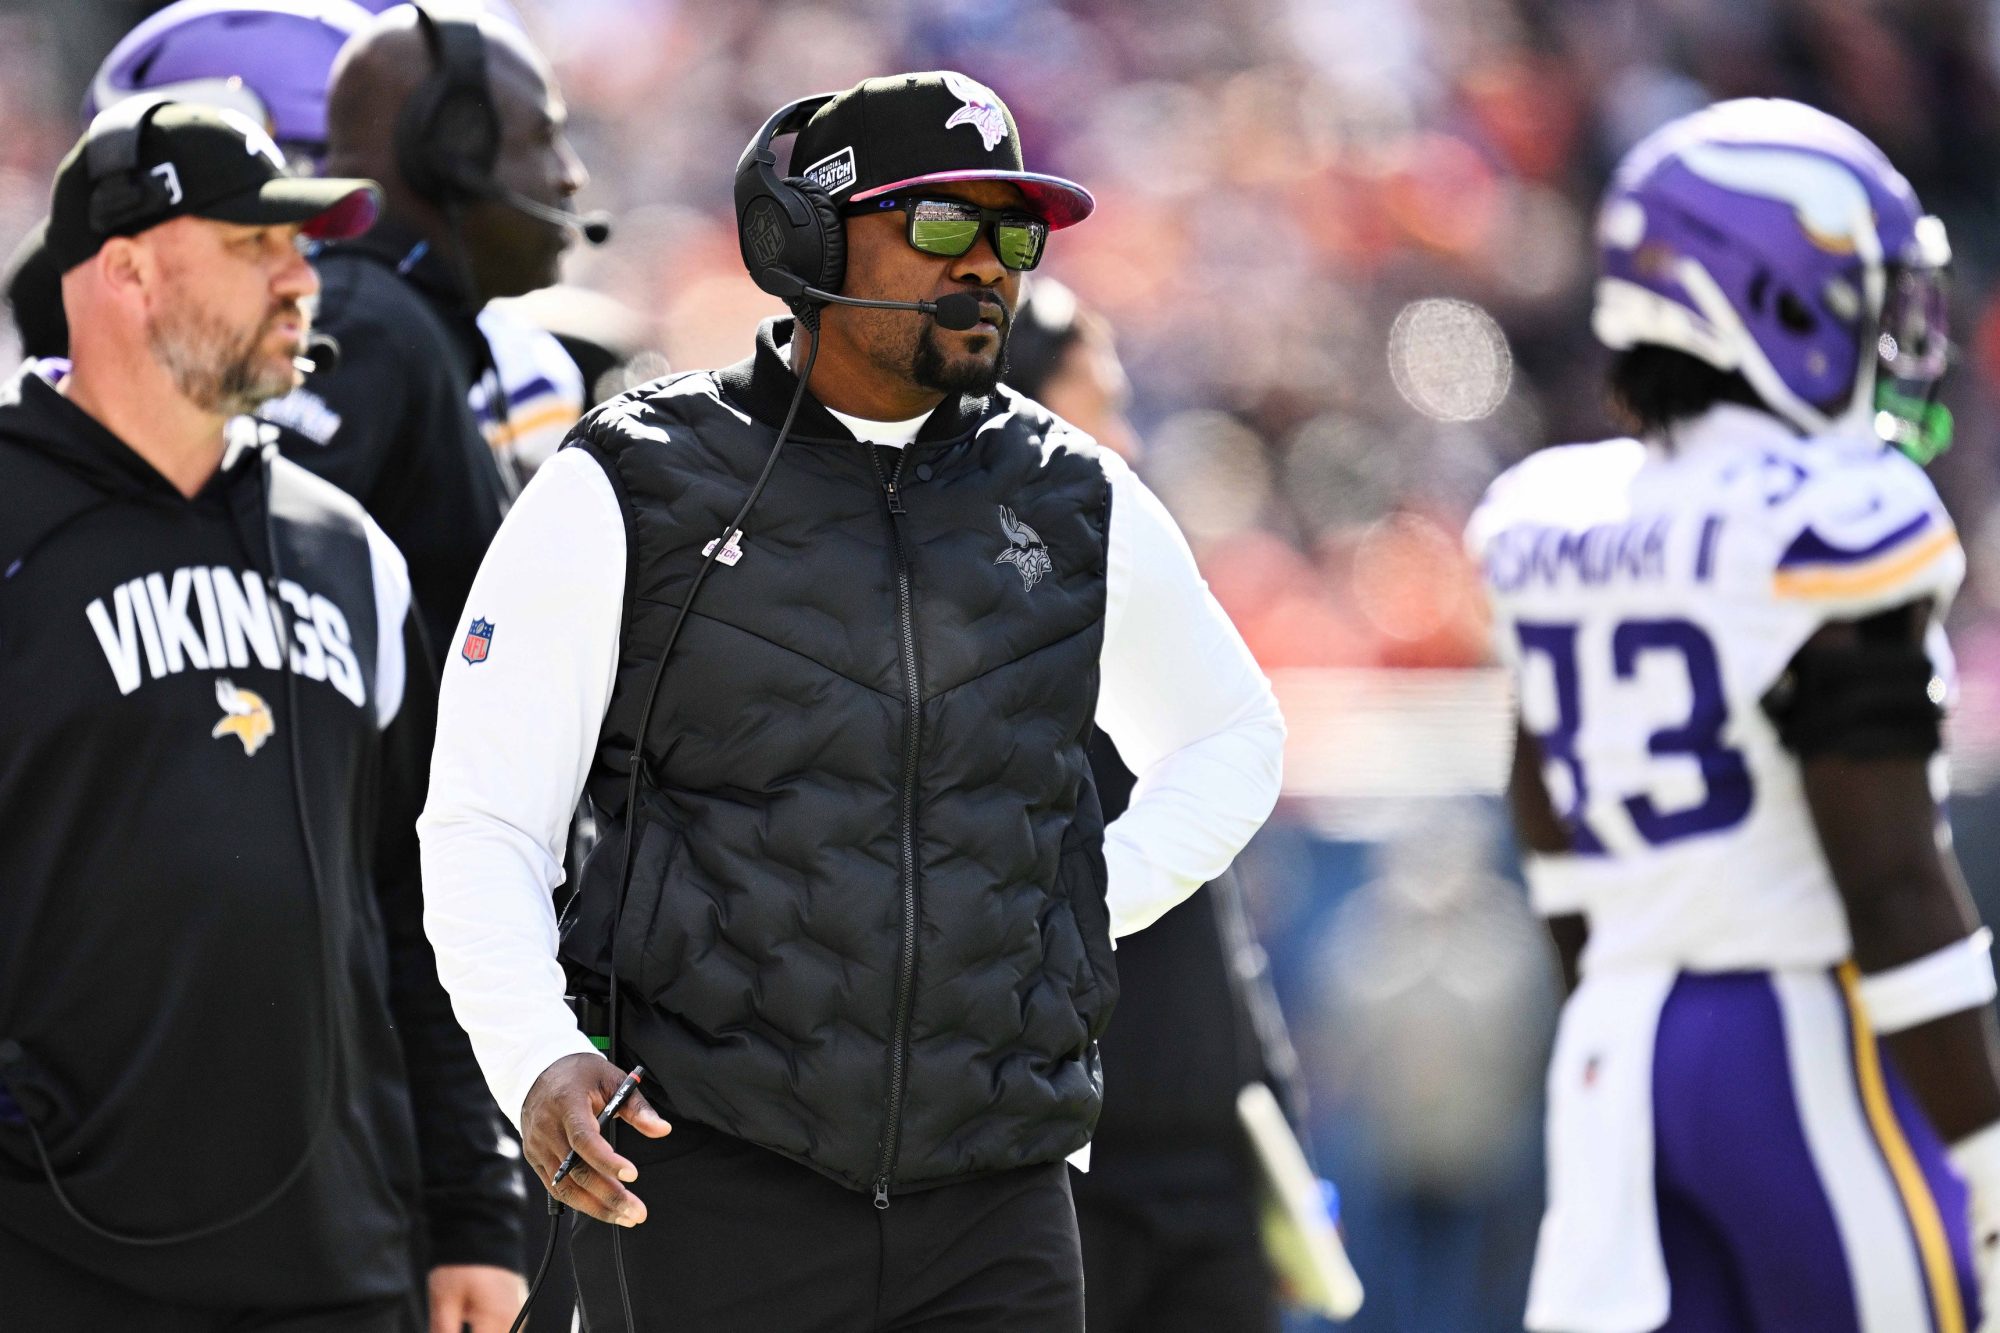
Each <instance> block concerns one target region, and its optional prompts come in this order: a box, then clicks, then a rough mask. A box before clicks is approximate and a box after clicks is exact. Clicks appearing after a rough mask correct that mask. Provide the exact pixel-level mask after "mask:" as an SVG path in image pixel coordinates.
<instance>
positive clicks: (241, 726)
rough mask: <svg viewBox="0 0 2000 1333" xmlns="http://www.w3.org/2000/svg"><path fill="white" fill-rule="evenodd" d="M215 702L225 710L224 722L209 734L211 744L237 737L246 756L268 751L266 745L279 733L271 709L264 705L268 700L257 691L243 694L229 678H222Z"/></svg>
mask: <svg viewBox="0 0 2000 1333" xmlns="http://www.w3.org/2000/svg"><path fill="white" fill-rule="evenodd" d="M215 702H216V703H217V704H218V705H219V706H220V707H221V709H222V721H220V722H218V723H216V724H215V729H214V730H213V731H211V732H209V733H208V735H209V738H210V739H211V740H218V741H219V740H221V739H222V738H223V737H224V736H234V737H235V738H236V739H237V740H239V741H242V742H243V753H245V754H255V753H257V751H259V750H261V749H263V748H264V742H265V741H268V740H270V739H271V734H272V733H273V732H275V731H276V730H277V729H278V726H277V723H275V722H273V721H272V720H271V705H269V704H267V703H265V702H264V696H263V695H261V694H258V693H257V692H256V691H254V690H239V689H237V688H236V685H235V683H234V682H232V681H231V680H229V679H228V678H227V677H222V676H218V677H217V678H216V681H215Z"/></svg>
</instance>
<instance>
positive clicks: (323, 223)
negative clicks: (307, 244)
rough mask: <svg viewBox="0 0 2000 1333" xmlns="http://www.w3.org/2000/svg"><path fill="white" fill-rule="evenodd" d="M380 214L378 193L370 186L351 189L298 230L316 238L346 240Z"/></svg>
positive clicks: (363, 230)
mask: <svg viewBox="0 0 2000 1333" xmlns="http://www.w3.org/2000/svg"><path fill="white" fill-rule="evenodd" d="M381 214H382V196H381V195H380V194H379V193H377V192H376V191H375V190H374V189H373V188H363V189H359V190H356V191H354V192H353V193H352V194H350V195H348V196H347V197H346V198H345V199H342V200H341V201H340V202H339V203H337V204H335V205H334V206H333V207H332V208H329V209H327V210H326V211H325V212H324V213H320V214H318V215H317V216H315V217H313V218H311V219H309V220H308V221H307V222H306V224H305V225H304V226H303V227H301V228H300V229H299V230H301V231H303V232H304V233H305V234H306V235H308V236H310V237H312V238H313V239H314V240H316V241H346V240H352V239H353V238H354V237H356V236H359V235H361V233H363V232H365V231H367V230H368V229H369V228H370V227H372V226H374V225H375V219H376V218H378V217H380V216H381Z"/></svg>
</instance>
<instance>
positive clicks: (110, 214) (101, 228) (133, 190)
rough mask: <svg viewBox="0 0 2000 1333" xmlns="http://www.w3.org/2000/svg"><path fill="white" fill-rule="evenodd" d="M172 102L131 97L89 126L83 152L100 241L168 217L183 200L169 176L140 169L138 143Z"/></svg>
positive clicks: (92, 216) (92, 222)
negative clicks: (148, 222) (157, 114)
mask: <svg viewBox="0 0 2000 1333" xmlns="http://www.w3.org/2000/svg"><path fill="white" fill-rule="evenodd" d="M167 105H169V103H168V100H167V99H165V98H160V97H146V96H144V95H141V96H138V97H129V98H127V99H126V100H124V101H123V102H119V103H116V104H114V105H113V106H110V107H107V108H106V109H105V110H103V111H101V112H99V113H98V115H97V119H95V120H93V121H92V122H91V123H90V133H89V142H88V143H87V144H86V145H85V147H84V150H83V154H84V157H83V165H84V170H85V172H86V173H88V175H89V178H90V228H91V230H92V231H94V232H96V233H97V234H98V235H100V236H115V235H119V234H122V233H124V232H128V231H133V230H136V229H137V228H136V227H135V226H134V224H136V223H140V222H145V221H148V220H150V219H152V218H155V217H158V216H160V215H161V214H164V213H165V212H166V211H167V210H168V209H170V208H172V207H173V206H174V204H176V203H178V202H179V200H178V199H176V198H175V197H174V191H175V187H174V186H172V185H170V184H169V183H168V178H167V177H166V176H155V175H153V174H151V173H150V172H144V171H141V170H139V140H140V138H141V137H142V136H143V135H144V134H145V132H146V126H147V124H148V123H150V122H151V121H152V119H153V116H154V114H155V113H157V112H158V111H159V109H160V108H161V107H163V106H167Z"/></svg>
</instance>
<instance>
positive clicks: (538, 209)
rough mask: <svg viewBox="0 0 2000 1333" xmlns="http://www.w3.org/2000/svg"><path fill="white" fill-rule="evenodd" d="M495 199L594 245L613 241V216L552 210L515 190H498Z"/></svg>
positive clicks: (516, 210) (601, 213)
mask: <svg viewBox="0 0 2000 1333" xmlns="http://www.w3.org/2000/svg"><path fill="white" fill-rule="evenodd" d="M493 197H494V198H495V199H498V200H499V201H500V202H501V203H503V204H505V205H507V207H509V208H511V209H513V210H514V211H515V212H517V213H526V214H527V215H528V216H529V217H531V218H533V219H535V220H536V221H537V222H546V223H548V224H549V225H550V226H552V227H565V228H568V229H569V230H571V231H574V232H576V233H577V234H578V235H580V236H582V237H583V239H584V240H586V241H589V242H590V243H591V244H592V245H602V244H604V243H605V242H606V241H608V240H610V239H611V215H610V214H609V213H604V212H596V213H583V214H577V213H572V212H570V211H569V210H567V209H562V208H551V207H549V206H548V205H547V204H544V203H538V202H537V201H535V200H533V199H530V198H528V196H527V195H525V194H521V193H519V192H517V191H514V190H507V189H498V190H495V191H494V192H493Z"/></svg>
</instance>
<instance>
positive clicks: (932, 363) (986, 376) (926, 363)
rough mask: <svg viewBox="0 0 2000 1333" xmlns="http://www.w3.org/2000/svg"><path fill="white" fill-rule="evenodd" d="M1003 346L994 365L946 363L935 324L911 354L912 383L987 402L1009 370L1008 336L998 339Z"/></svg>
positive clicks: (922, 336) (1001, 336) (1001, 335)
mask: <svg viewBox="0 0 2000 1333" xmlns="http://www.w3.org/2000/svg"><path fill="white" fill-rule="evenodd" d="M996 336H997V337H998V338H999V340H1000V346H999V348H998V350H997V351H996V352H995V354H994V357H993V359H992V360H991V361H974V360H970V359H967V360H962V361H959V362H957V363H955V364H954V363H953V362H951V361H950V360H948V359H946V357H945V354H944V348H943V346H942V342H943V340H942V337H941V334H940V332H939V330H938V328H937V326H936V325H934V324H928V322H927V327H926V328H925V329H924V330H923V332H922V333H921V334H919V335H918V337H917V345H916V348H915V350H913V351H912V352H911V354H910V380H911V382H913V383H915V384H919V385H921V386H923V387H924V388H926V389H935V390H937V391H938V392H939V393H962V394H970V395H972V396H973V397H975V398H984V397H986V396H987V395H988V394H990V393H992V392H993V390H994V388H995V387H996V386H997V385H998V384H999V383H1000V376H1001V373H1002V372H1003V371H1004V370H1005V369H1006V366H1007V334H1006V333H1005V331H1004V326H1003V331H1002V332H1001V333H1000V334H998V335H996Z"/></svg>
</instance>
